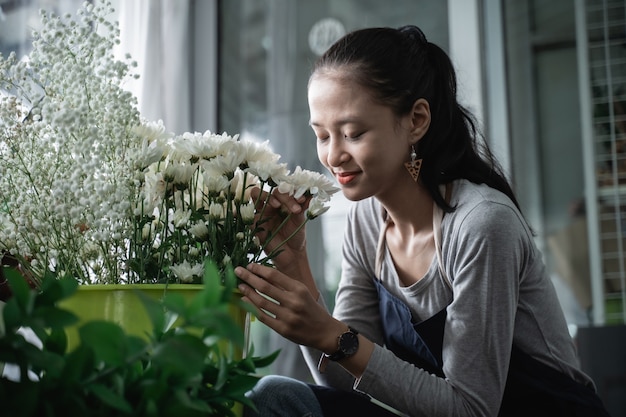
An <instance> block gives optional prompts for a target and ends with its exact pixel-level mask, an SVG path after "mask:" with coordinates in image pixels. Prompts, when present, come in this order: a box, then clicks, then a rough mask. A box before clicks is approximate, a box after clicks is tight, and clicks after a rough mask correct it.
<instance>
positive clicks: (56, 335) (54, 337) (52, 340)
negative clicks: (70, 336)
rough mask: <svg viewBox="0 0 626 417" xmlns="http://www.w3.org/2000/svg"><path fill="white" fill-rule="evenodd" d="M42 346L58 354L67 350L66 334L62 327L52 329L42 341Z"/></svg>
mask: <svg viewBox="0 0 626 417" xmlns="http://www.w3.org/2000/svg"><path fill="white" fill-rule="evenodd" d="M44 348H45V349H46V350H50V351H51V352H54V353H57V354H59V355H61V354H63V353H65V352H66V351H67V334H66V333H65V331H64V330H63V329H52V330H50V335H49V336H48V337H47V338H46V341H45V342H44Z"/></svg>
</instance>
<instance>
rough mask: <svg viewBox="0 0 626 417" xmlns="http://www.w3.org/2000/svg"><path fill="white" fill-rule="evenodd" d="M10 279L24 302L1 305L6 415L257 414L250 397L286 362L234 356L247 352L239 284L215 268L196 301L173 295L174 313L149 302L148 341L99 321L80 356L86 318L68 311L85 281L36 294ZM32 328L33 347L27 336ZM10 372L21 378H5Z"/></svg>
mask: <svg viewBox="0 0 626 417" xmlns="http://www.w3.org/2000/svg"><path fill="white" fill-rule="evenodd" d="M6 275H7V279H8V282H9V283H10V285H11V288H12V290H13V294H14V296H13V297H11V299H10V300H8V302H7V304H6V305H4V303H1V302H0V374H1V375H2V376H3V377H2V378H0V403H1V404H2V411H3V414H6V415H12V416H15V417H35V416H37V417H38V416H44V415H45V416H49V417H54V416H66V415H81V416H86V417H90V416H94V417H96V416H107V417H115V416H119V417H122V416H129V417H130V416H155V417H158V416H164V417H165V416H180V415H185V416H220V417H224V416H234V415H236V414H237V413H238V412H240V411H241V410H240V409H237V408H236V406H237V404H248V405H251V404H250V402H249V401H248V400H247V399H246V397H245V395H244V394H245V392H246V391H247V390H249V389H250V388H251V387H252V386H253V385H254V384H255V383H256V381H257V379H258V376H257V375H256V374H255V371H256V369H257V368H260V367H263V366H266V365H268V364H269V363H271V362H272V361H273V360H274V359H275V357H276V355H277V353H275V354H273V355H269V356H267V357H263V358H261V357H253V356H248V357H246V358H237V357H235V356H233V348H234V347H239V348H241V346H242V333H241V332H239V331H237V327H236V326H233V325H232V323H231V322H230V315H229V314H228V309H229V308H230V304H231V302H232V301H231V300H230V297H231V296H232V291H229V287H232V285H234V282H235V279H234V276H233V275H232V273H231V274H227V279H226V285H222V275H221V274H220V273H219V271H218V269H217V268H216V267H214V266H212V265H208V267H207V270H206V274H205V275H206V276H205V286H204V288H203V290H202V291H201V292H199V293H198V294H197V295H196V297H195V298H194V299H193V300H192V301H190V302H185V301H184V300H183V299H180V298H176V297H173V296H172V294H169V295H167V296H166V297H165V299H164V304H165V305H166V306H167V307H168V308H167V311H165V310H163V308H162V304H161V303H159V302H157V301H155V300H153V299H151V298H150V297H144V298H143V301H144V305H145V309H146V311H147V312H148V313H149V315H150V317H151V322H152V332H151V335H150V338H149V339H148V340H145V339H143V338H138V337H136V336H132V335H128V334H127V333H125V332H124V329H122V328H121V327H119V326H118V325H116V324H114V323H112V322H106V321H89V322H87V323H85V324H84V325H82V326H81V328H80V343H79V345H78V347H77V348H76V349H74V350H72V351H68V350H67V349H66V336H65V332H64V329H65V327H66V326H67V325H69V324H71V323H72V322H74V321H76V319H77V318H76V317H75V316H74V315H73V314H72V313H70V312H68V311H64V310H63V309H60V308H59V307H58V304H59V303H58V302H59V301H61V300H63V299H65V298H66V297H68V296H70V295H71V294H72V293H73V292H74V291H75V290H76V283H77V282H76V281H75V280H72V279H56V278H54V277H51V276H48V277H44V278H43V279H42V281H41V287H40V290H39V291H36V290H33V289H31V288H30V287H29V286H28V285H27V284H26V282H25V281H24V280H23V279H21V277H20V276H19V274H18V273H17V272H16V271H15V270H12V271H8V272H7V274H6ZM173 313H175V314H176V315H177V316H178V317H179V321H180V324H179V326H178V327H177V328H176V329H173V328H171V327H169V326H168V323H171V321H172V320H170V319H169V317H168V316H170V315H172V314H173ZM25 328H28V329H30V332H31V333H30V334H31V337H30V340H29V337H28V336H25V334H24V332H21V331H20V330H22V329H25ZM33 339H34V341H35V343H36V344H34V343H33ZM4 363H10V364H13V365H11V366H12V367H13V369H12V370H11V369H3V368H4V366H3V365H4ZM11 371H12V373H11Z"/></svg>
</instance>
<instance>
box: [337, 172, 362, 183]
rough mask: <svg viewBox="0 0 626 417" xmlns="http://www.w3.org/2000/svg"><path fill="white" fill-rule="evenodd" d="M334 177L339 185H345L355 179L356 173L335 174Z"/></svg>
mask: <svg viewBox="0 0 626 417" xmlns="http://www.w3.org/2000/svg"><path fill="white" fill-rule="evenodd" d="M335 176H336V177H337V181H338V182H339V184H341V185H346V184H348V183H349V182H351V181H352V180H354V179H355V178H356V176H357V173H356V172H342V173H336V174H335Z"/></svg>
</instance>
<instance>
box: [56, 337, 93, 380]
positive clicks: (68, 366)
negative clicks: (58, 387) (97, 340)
mask: <svg viewBox="0 0 626 417" xmlns="http://www.w3.org/2000/svg"><path fill="white" fill-rule="evenodd" d="M94 370H95V361H94V352H93V350H92V349H91V348H90V347H88V346H84V345H80V346H78V347H77V348H76V349H74V350H72V351H71V352H70V353H69V354H68V355H67V357H66V363H65V368H64V369H63V376H62V378H61V380H62V381H65V382H66V383H69V382H70V381H76V382H77V383H78V382H79V381H82V379H83V378H84V377H86V376H89V375H92V374H93V373H94Z"/></svg>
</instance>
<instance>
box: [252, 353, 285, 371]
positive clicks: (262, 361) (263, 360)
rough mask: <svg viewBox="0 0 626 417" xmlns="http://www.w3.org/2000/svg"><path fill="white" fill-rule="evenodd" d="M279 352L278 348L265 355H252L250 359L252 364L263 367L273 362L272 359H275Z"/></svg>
mask: <svg viewBox="0 0 626 417" xmlns="http://www.w3.org/2000/svg"><path fill="white" fill-rule="evenodd" d="M279 354H280V349H279V350H277V351H275V352H273V353H271V354H269V355H267V356H259V357H253V358H252V361H253V362H254V366H255V367H256V368H264V367H266V366H269V365H271V364H272V363H274V361H275V360H276V358H277V357H278V355H279Z"/></svg>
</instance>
